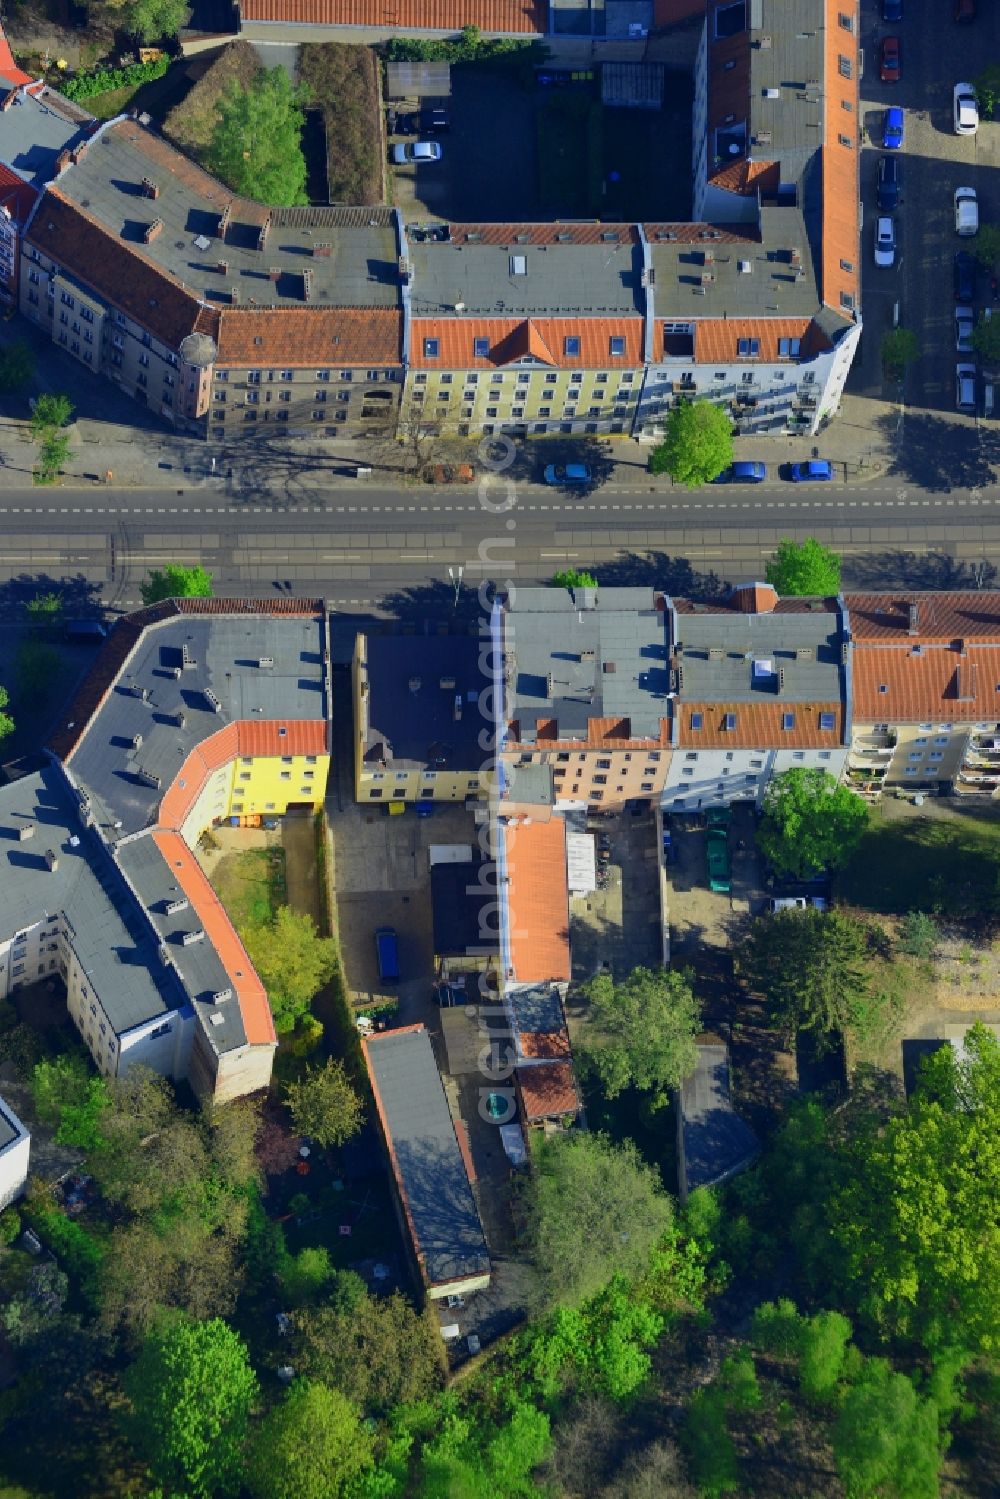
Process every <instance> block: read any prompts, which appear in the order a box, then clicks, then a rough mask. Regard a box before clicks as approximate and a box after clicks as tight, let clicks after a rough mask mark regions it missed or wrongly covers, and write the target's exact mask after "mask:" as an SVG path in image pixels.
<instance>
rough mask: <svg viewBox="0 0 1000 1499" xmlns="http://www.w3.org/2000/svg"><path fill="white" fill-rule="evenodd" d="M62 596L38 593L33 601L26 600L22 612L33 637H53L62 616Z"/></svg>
mask: <svg viewBox="0 0 1000 1499" xmlns="http://www.w3.org/2000/svg"><path fill="white" fill-rule="evenodd" d="M62 607H63V601H62V594H60V593H40V594H38V595H37V596H36V597H35V598H33V599H28V601H27V603H26V604H25V606H24V612H25V614H26V615H27V616H28V624H29V626H30V627H31V633H32V634H33V635H40V636H43V637H44V636H48V635H54V634H55V632H56V630H57V629H58V627H59V620H60V616H61V615H62Z"/></svg>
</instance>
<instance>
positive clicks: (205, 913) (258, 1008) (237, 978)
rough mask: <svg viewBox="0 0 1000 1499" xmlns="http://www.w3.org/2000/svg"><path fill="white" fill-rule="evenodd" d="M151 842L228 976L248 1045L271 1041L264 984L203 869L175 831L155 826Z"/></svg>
mask: <svg viewBox="0 0 1000 1499" xmlns="http://www.w3.org/2000/svg"><path fill="white" fill-rule="evenodd" d="M153 842H154V843H155V844H156V846H157V848H158V849H159V850H160V853H161V854H162V855H163V857H164V859H166V861H167V863H168V864H169V865H170V867H171V870H172V871H173V872H174V874H175V876H176V879H177V883H178V884H179V885H180V886H181V889H182V890H183V891H184V894H185V895H186V896H187V898H188V900H189V901H190V902H191V905H192V907H193V908H194V910H195V912H196V913H197V915H198V919H199V921H200V922H201V924H202V926H203V927H204V929H205V935H206V936H207V937H208V940H209V941H210V942H211V944H212V946H213V947H214V948H215V951H216V952H217V954H218V956H219V959H220V961H221V963H222V966H223V968H225V970H226V973H227V974H228V976H229V980H230V982H231V984H232V986H233V990H234V992H235V994H236V998H237V1001H238V1003H239V1007H240V1014H241V1015H242V1017H243V1029H244V1031H245V1032H246V1038H247V1041H248V1042H249V1044H250V1045H251V1046H267V1045H274V1044H275V1043H276V1041H277V1037H276V1035H275V1033H274V1021H273V1019H272V1017H271V1007H270V1005H269V1004H268V1002H267V994H266V992H265V990H264V985H263V984H262V983H261V981H260V979H259V978H258V977H257V973H256V970H255V969H254V966H253V964H252V963H251V961H250V959H249V958H248V956H247V951H246V948H245V947H244V946H243V943H242V942H241V941H240V939H239V937H238V936H237V935H236V932H235V931H234V929H233V926H232V923H231V922H230V920H229V917H228V916H227V915H226V912H225V910H224V908H223V905H222V902H221V901H220V900H219V897H218V896H217V895H216V893H215V891H214V890H213V889H212V887H211V885H210V884H209V882H208V879H207V878H206V876H205V873H204V870H202V868H201V866H200V865H199V864H198V861H197V860H196V859H195V857H194V855H193V854H192V852H191V850H190V849H189V848H188V846H187V844H186V843H185V842H184V839H183V838H182V837H181V836H180V834H179V833H173V832H169V831H167V830H166V829H163V828H157V829H155V830H154V832H153Z"/></svg>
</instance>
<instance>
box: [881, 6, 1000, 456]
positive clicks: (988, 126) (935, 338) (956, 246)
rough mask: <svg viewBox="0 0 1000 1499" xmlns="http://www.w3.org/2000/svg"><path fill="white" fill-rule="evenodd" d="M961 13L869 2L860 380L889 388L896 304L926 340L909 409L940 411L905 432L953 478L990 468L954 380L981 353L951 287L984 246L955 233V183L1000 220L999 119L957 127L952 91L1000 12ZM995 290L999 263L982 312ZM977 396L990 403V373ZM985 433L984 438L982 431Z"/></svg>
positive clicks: (912, 378)
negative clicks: (887, 203)
mask: <svg viewBox="0 0 1000 1499" xmlns="http://www.w3.org/2000/svg"><path fill="white" fill-rule="evenodd" d="M951 12H952V3H951V0H906V3H905V4H904V7H903V17H904V19H903V21H902V22H900V23H893V24H888V23H885V22H883V21H882V20H881V5H880V4H879V5H875V4H868V5H866V7H865V9H864V11H863V20H862V35H861V37H860V44H861V47H862V49H863V51H864V76H863V81H862V84H861V97H862V117H863V118H862V124H863V139H864V141H865V146H864V149H863V151H862V156H861V200H862V205H863V213H864V227H863V231H862V257H863V272H862V274H863V307H864V318H865V329H866V331H865V335H864V339H863V345H864V348H863V356H862V357H863V367H862V370H860V371H859V375H858V383H860V384H864V385H865V387H866V390H867V392H868V393H871V394H872V395H877V394H880V393H881V389H882V378H881V368H880V357H879V346H880V344H881V341H882V337H883V334H884V333H885V331H886V329H888V328H889V327H891V326H892V322H893V317H894V315H898V321H899V324H900V325H901V326H903V327H906V328H910V329H912V331H913V332H914V333H915V334H916V336H917V339H918V341H919V345H920V350H921V354H920V358H919V359H918V360H917V362H916V364H915V365H914V366H913V367H912V369H911V370H910V371H909V372H908V375H907V380H906V395H907V408H908V411H910V412H914V413H916V412H919V411H920V410H925V411H927V412H928V413H932V414H933V415H932V417H931V418H930V420H927V419H920V418H919V417H917V419H916V420H915V421H914V422H913V425H912V430H909V431H908V432H907V433H906V438H907V440H908V442H909V445H910V455H911V459H912V458H913V456H914V454H915V453H917V452H918V451H922V450H923V449H926V453H925V454H924V456H925V457H926V459H927V462H928V465H929V477H931V479H933V472H934V466H935V465H937V466H938V468H939V469H940V471H941V473H942V475H944V474H945V473H946V472H947V473H949V474H950V475H951V476H952V482H958V483H960V482H963V479H964V480H965V482H969V483H975V482H979V481H980V480H979V478H977V474H978V475H980V477H981V469H982V455H981V453H980V443H979V442H977V432H976V427H977V417H976V415H975V414H962V413H959V412H958V411H957V410H956V391H955V384H956V378H955V371H956V364H958V363H960V362H968V361H970V360H974V359H975V356H974V355H966V354H960V353H958V351H957V350H956V346H955V345H956V334H955V318H954V305H955V299H954V297H953V294H952V267H953V259H954V256H955V253H956V252H957V251H959V250H972V249H974V248H975V240H974V239H973V238H959V237H958V236H957V234H956V232H955V217H954V193H955V189H956V188H957V187H971V188H974V189H975V191H976V193H977V196H978V199H979V220H980V224H981V225H983V224H989V223H995V222H997V221H998V220H1000V188H998V186H997V181H996V168H997V167H998V166H1000V121H994V120H984V121H981V122H980V125H979V129H978V131H977V132H976V134H974V135H959V134H956V132H955V128H954V121H953V91H954V86H955V84H956V83H959V82H968V81H971V80H973V79H975V77H976V75H977V74H978V73H980V72H981V71H982V68H983V66H984V65H985V63H986V62H987V61H989V60H990V58H992V57H995V56H997V54H998V45H1000V15H998V13H997V12H996V10H995V9H994V7H992V6H990V5H986V4H982V3H981V4H980V5H979V6H978V16H977V18H976V20H975V21H974V22H973V23H972V24H970V25H957V24H955V23H954V22H953V20H952V14H951ZM886 35H897V36H899V37H900V38H901V43H902V68H901V76H900V80H899V81H898V82H896V83H889V82H885V83H883V82H882V81H881V80H880V77H879V57H880V48H881V42H882V39H883V38H884V37H885V36H886ZM891 105H898V106H900V107H901V108H902V110H903V112H904V121H905V137H904V145H903V149H902V150H901V151H900V152H899V158H900V172H901V192H900V203H899V208H898V210H897V211H896V213H895V215H894V218H895V221H896V242H897V243H896V254H895V263H894V265H893V266H891V267H889V268H879V267H877V266H876V265H875V256H874V238H875V232H876V231H875V223H876V219H877V217H878V214H877V210H876V200H875V176H876V169H877V163H878V159H879V157H880V156H881V155H882V154H883V151H882V146H881V142H882V128H883V120H884V113H885V110H886V108H887V107H889V106H891ZM990 300H991V291H990V272H989V271H988V270H986V271H984V270H982V269H980V271H979V274H978V277H977V291H976V296H975V301H974V306H975V309H976V313H977V315H978V313H979V312H980V311H981V310H982V308H983V306H984V305H986V303H988V302H989V301H990ZM977 401H978V408H979V411H980V413H981V411H982V381H981V380H980V381H979V382H978V384H977ZM909 420H910V417H909V416H908V417H907V421H909ZM979 436H980V439H982V437H983V434H982V433H981V432H980V434H979ZM942 444H943V446H942Z"/></svg>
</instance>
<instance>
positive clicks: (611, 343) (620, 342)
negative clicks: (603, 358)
mask: <svg viewBox="0 0 1000 1499" xmlns="http://www.w3.org/2000/svg"><path fill="white" fill-rule="evenodd" d="M608 353H609V354H610V355H611V357H612V359H620V358H621V356H622V355H623V354H624V353H625V340H624V339H623V338H611V339H609V340H608Z"/></svg>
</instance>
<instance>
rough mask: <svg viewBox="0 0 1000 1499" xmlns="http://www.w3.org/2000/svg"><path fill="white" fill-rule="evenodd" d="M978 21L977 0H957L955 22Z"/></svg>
mask: <svg viewBox="0 0 1000 1499" xmlns="http://www.w3.org/2000/svg"><path fill="white" fill-rule="evenodd" d="M975 19H976V0H955V20H956V21H974V20H975Z"/></svg>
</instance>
